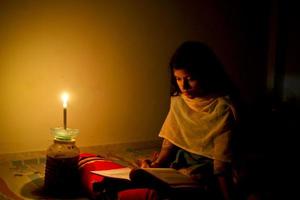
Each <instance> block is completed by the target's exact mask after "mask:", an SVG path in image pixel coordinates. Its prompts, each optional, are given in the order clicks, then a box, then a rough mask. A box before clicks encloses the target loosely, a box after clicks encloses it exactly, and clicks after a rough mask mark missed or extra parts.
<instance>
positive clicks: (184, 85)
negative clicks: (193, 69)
mask: <svg viewBox="0 0 300 200" xmlns="http://www.w3.org/2000/svg"><path fill="white" fill-rule="evenodd" d="M189 88H190V84H189V82H188V80H184V81H183V89H185V90H186V89H189Z"/></svg>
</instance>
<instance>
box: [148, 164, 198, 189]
mask: <svg viewBox="0 0 300 200" xmlns="http://www.w3.org/2000/svg"><path fill="white" fill-rule="evenodd" d="M143 170H145V171H146V172H148V173H150V174H152V175H153V176H155V177H157V178H158V179H161V180H162V181H164V182H166V183H168V184H169V185H198V183H197V182H196V181H194V180H193V179H192V178H190V177H189V176H186V175H184V174H181V173H180V172H178V171H177V170H175V169H173V168H144V169H143Z"/></svg>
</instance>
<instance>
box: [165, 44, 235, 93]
mask: <svg viewBox="0 0 300 200" xmlns="http://www.w3.org/2000/svg"><path fill="white" fill-rule="evenodd" d="M169 67H170V73H171V96H177V95H179V94H180V90H179V88H178V85H177V83H176V79H175V77H174V69H184V70H187V71H188V72H189V73H190V74H191V76H192V78H193V79H196V80H198V81H199V82H200V87H201V89H202V90H203V91H204V92H205V93H206V94H208V95H212V94H213V95H230V96H231V95H233V94H232V93H233V92H234V91H235V88H234V86H233V84H232V82H231V81H230V79H229V77H228V76H227V74H226V72H225V70H224V67H223V65H222V63H221V62H220V61H219V59H218V58H217V56H216V55H215V53H214V52H213V51H212V50H211V49H210V48H209V47H208V46H207V45H206V44H204V43H202V42H197V41H186V42H184V43H182V44H181V45H180V46H179V47H178V49H177V50H176V51H175V53H174V54H173V56H172V58H171V60H170V63H169Z"/></svg>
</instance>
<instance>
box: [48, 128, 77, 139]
mask: <svg viewBox="0 0 300 200" xmlns="http://www.w3.org/2000/svg"><path fill="white" fill-rule="evenodd" d="M50 130H51V133H52V134H53V135H54V139H56V140H61V141H72V140H74V139H75V137H76V136H77V135H78V134H79V129H71V128H67V129H64V128H63V127H57V128H51V129H50Z"/></svg>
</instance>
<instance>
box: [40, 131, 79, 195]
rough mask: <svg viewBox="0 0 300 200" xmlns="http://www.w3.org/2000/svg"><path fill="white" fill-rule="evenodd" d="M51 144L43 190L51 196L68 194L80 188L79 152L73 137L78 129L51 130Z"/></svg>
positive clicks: (48, 150)
mask: <svg viewBox="0 0 300 200" xmlns="http://www.w3.org/2000/svg"><path fill="white" fill-rule="evenodd" d="M51 132H52V133H53V134H54V141H53V144H52V145H51V146H50V147H49V148H48V149H47V153H46V154H47V159H46V170H45V181H44V189H45V190H46V192H47V193H51V194H69V193H73V192H74V191H77V190H78V188H79V186H80V176H79V171H78V160H79V153H80V150H79V148H78V147H77V146H76V143H75V137H76V135H77V134H78V133H79V130H78V129H63V128H54V129H51Z"/></svg>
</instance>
